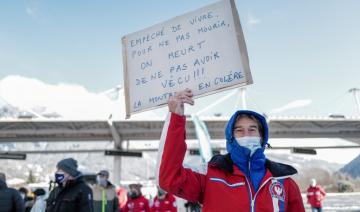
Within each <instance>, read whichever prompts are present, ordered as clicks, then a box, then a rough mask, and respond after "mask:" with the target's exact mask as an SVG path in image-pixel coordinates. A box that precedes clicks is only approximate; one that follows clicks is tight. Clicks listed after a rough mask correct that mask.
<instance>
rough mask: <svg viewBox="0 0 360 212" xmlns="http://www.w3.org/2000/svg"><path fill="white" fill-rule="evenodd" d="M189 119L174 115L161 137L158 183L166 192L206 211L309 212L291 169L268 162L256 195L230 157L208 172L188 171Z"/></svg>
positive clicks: (219, 160) (220, 158)
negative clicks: (200, 205) (186, 166)
mask: <svg viewBox="0 0 360 212" xmlns="http://www.w3.org/2000/svg"><path fill="white" fill-rule="evenodd" d="M185 123H186V118H185V116H179V115H177V114H174V113H171V114H170V116H168V118H167V120H166V121H165V124H164V129H163V132H162V135H161V140H162V141H161V142H163V141H165V142H163V143H160V148H159V155H158V161H160V163H159V164H158V170H157V171H158V181H159V185H160V187H161V188H162V189H164V190H166V191H168V192H169V193H172V194H174V195H176V196H178V197H181V198H184V199H186V200H189V201H191V202H199V203H201V204H202V205H203V211H204V212H206V211H226V212H231V211H296V212H302V211H305V209H304V205H303V202H302V198H301V193H300V190H299V188H298V186H297V184H296V183H295V181H294V180H292V179H291V178H290V177H289V174H290V175H291V174H295V173H296V170H295V169H294V168H292V167H291V166H288V165H285V164H280V163H275V162H272V161H269V160H267V162H266V168H267V170H266V174H265V176H264V178H263V180H262V182H261V184H260V187H259V189H258V191H257V192H256V193H255V192H254V190H253V188H252V186H251V183H249V180H248V179H247V177H246V176H245V175H244V174H243V173H242V172H241V171H240V170H239V169H238V168H237V166H236V165H234V164H233V163H232V161H231V158H230V155H225V156H224V155H218V156H215V157H214V158H213V159H212V160H211V161H210V162H209V163H208V165H207V170H206V171H204V172H202V173H198V172H195V171H193V170H191V169H187V168H184V167H183V165H182V163H183V160H184V156H185V153H186V143H185Z"/></svg>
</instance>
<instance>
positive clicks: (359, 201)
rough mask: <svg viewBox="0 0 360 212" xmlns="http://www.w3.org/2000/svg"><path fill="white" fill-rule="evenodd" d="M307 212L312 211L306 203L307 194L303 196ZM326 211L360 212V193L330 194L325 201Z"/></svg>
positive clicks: (324, 208)
mask: <svg viewBox="0 0 360 212" xmlns="http://www.w3.org/2000/svg"><path fill="white" fill-rule="evenodd" d="M302 196H303V200H304V205H305V206H306V211H311V209H310V207H309V205H308V204H307V203H306V194H303V195H302ZM323 210H324V211H360V192H353V193H328V194H326V197H325V200H324V207H323Z"/></svg>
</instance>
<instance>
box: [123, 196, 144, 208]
mask: <svg viewBox="0 0 360 212" xmlns="http://www.w3.org/2000/svg"><path fill="white" fill-rule="evenodd" d="M123 211H125V212H150V206H149V200H147V199H146V198H145V197H144V196H140V197H137V198H135V199H131V198H128V200H127V202H126V205H125V207H124V209H123Z"/></svg>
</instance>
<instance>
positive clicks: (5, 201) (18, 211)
mask: <svg viewBox="0 0 360 212" xmlns="http://www.w3.org/2000/svg"><path fill="white" fill-rule="evenodd" d="M24 211H25V208H24V200H23V199H22V198H21V196H20V193H19V192H18V191H17V190H16V189H13V188H9V187H8V186H7V184H6V175H5V174H4V173H0V212H24Z"/></svg>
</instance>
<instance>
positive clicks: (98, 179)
mask: <svg viewBox="0 0 360 212" xmlns="http://www.w3.org/2000/svg"><path fill="white" fill-rule="evenodd" d="M96 182H97V183H98V184H99V185H101V186H103V187H106V185H107V180H106V179H105V178H102V177H100V176H99V175H98V176H97V177H96Z"/></svg>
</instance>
